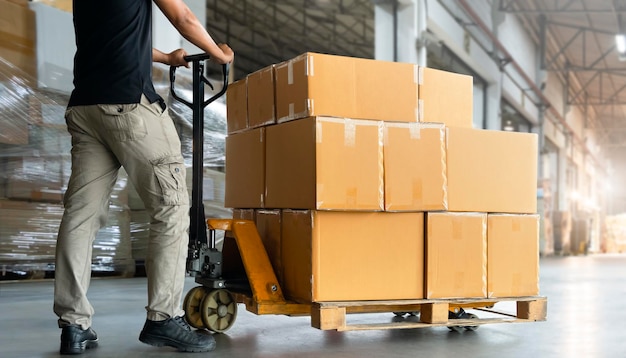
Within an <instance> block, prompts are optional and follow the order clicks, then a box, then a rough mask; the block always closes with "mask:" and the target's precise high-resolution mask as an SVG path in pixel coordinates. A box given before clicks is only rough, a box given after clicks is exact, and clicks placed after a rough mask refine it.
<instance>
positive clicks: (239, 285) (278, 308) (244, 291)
mask: <svg viewBox="0 0 626 358" xmlns="http://www.w3.org/2000/svg"><path fill="white" fill-rule="evenodd" d="M208 59H209V55H207V54H198V55H190V56H186V57H185V60H186V61H188V62H191V63H192V86H193V96H192V102H189V101H187V100H185V99H184V98H182V97H181V96H179V95H178V94H177V92H176V88H175V80H176V67H170V93H171V95H172V97H174V98H175V99H176V100H178V101H179V102H181V103H183V104H184V105H186V106H187V107H189V108H190V109H191V110H192V112H193V134H192V139H193V145H192V155H193V157H192V175H193V178H192V198H191V212H190V227H189V251H188V256H187V272H188V273H189V274H190V275H191V276H193V277H195V282H196V283H198V284H199V286H196V287H194V288H192V289H191V290H190V291H189V292H188V293H187V295H186V296H185V299H184V301H183V309H184V310H185V318H186V319H187V322H189V324H190V325H191V326H192V327H194V328H198V329H202V328H206V329H208V330H210V331H213V332H216V333H220V332H224V331H226V330H228V329H229V328H230V327H232V325H233V324H234V322H235V319H236V317H237V304H238V303H245V304H246V307H247V309H248V310H250V311H251V312H254V313H256V314H309V313H310V305H307V304H298V303H293V302H287V301H286V300H285V299H284V296H283V294H282V291H281V288H280V285H279V283H278V279H277V278H276V275H275V273H274V270H273V268H272V265H271V263H270V260H269V257H268V255H267V252H266V251H265V247H264V246H263V243H262V241H261V238H260V237H259V234H258V232H257V229H256V226H255V223H254V222H253V221H250V220H229V219H208V220H206V219H205V214H204V204H203V202H202V197H203V196H202V182H203V154H204V108H206V107H207V106H208V105H210V104H211V103H212V102H214V101H215V100H217V99H218V98H220V97H221V96H222V95H224V94H225V93H226V90H227V87H228V74H229V65H227V64H226V65H222V89H221V90H220V91H219V92H217V93H216V94H215V95H213V96H212V97H210V98H209V99H206V100H205V86H209V87H210V88H211V89H213V85H212V84H211V83H210V82H209V80H208V79H207V78H206V77H205V61H207V60H208ZM207 229H208V232H209V234H208V235H207ZM216 230H221V231H224V232H225V236H226V237H225V239H224V247H223V249H222V251H220V250H218V248H217V239H216V236H217V235H216ZM233 241H234V243H235V245H234V244H233ZM224 250H226V252H227V253H228V254H229V255H228V258H229V259H230V260H226V262H224ZM230 261H236V262H239V264H238V265H239V266H238V265H237V264H235V265H234V266H235V268H234V269H227V270H226V271H225V270H224V264H225V263H226V264H228V262H230ZM231 266H232V265H231Z"/></svg>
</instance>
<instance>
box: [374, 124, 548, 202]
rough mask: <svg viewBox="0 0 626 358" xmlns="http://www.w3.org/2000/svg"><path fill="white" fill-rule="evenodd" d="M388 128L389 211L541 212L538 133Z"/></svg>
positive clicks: (424, 126)
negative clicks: (538, 198) (538, 194)
mask: <svg viewBox="0 0 626 358" xmlns="http://www.w3.org/2000/svg"><path fill="white" fill-rule="evenodd" d="M384 126H385V129H384V164H385V210H388V211H461V212H463V211H464V212H501V213H535V212H536V211H537V194H536V189H537V186H536V180H537V179H536V178H537V136H536V135H535V134H529V133H511V132H503V131H490V130H480V129H471V128H444V126H443V125H442V124H427V123H391V122H385V124H384Z"/></svg>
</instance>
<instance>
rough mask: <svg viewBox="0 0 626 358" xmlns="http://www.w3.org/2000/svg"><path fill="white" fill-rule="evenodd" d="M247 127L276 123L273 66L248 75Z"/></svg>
mask: <svg viewBox="0 0 626 358" xmlns="http://www.w3.org/2000/svg"><path fill="white" fill-rule="evenodd" d="M247 81H248V127H249V128H256V127H260V126H264V125H268V124H272V123H276V110H275V108H274V107H275V102H274V65H271V66H268V67H265V68H263V69H260V70H258V71H256V72H254V73H251V74H249V75H248V80H247Z"/></svg>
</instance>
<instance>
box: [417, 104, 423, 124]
mask: <svg viewBox="0 0 626 358" xmlns="http://www.w3.org/2000/svg"><path fill="white" fill-rule="evenodd" d="M417 121H418V122H424V100H423V99H418V100H417Z"/></svg>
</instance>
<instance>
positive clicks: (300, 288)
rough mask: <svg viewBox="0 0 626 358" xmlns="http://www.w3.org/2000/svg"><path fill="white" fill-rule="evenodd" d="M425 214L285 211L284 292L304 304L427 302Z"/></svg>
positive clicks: (288, 296) (283, 245)
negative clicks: (387, 301) (332, 302)
mask: <svg viewBox="0 0 626 358" xmlns="http://www.w3.org/2000/svg"><path fill="white" fill-rule="evenodd" d="M423 235H424V226H423V213H384V212H380V213H375V212H367V213H366V212H339V211H297V210H283V222H282V265H283V275H284V276H283V279H284V280H283V292H284V293H285V296H286V297H287V298H288V299H291V300H295V301H299V302H312V301H315V302H320V301H340V300H394V299H420V298H423V295H424V292H423V277H424V261H423V258H424V251H423V250H424V248H423V245H424V241H423Z"/></svg>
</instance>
